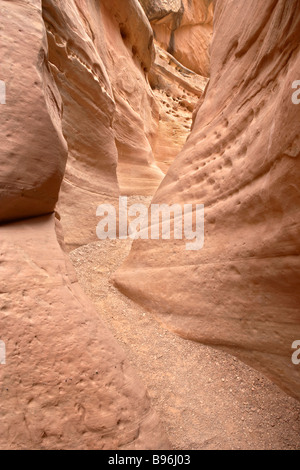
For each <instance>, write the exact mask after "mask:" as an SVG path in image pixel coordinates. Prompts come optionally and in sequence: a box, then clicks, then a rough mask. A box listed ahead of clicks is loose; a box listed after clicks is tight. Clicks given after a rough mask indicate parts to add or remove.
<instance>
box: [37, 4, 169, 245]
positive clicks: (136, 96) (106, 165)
mask: <svg viewBox="0 0 300 470" xmlns="http://www.w3.org/2000/svg"><path fill="white" fill-rule="evenodd" d="M43 17H44V21H45V25H46V29H47V37H48V42H49V63H50V66H51V70H52V73H53V75H54V77H55V80H56V83H57V86H58V89H59V90H60V93H61V97H62V101H63V105H64V114H63V132H64V135H65V138H66V140H67V142H68V146H69V158H68V164H67V171H66V174H65V179H64V183H63V187H62V191H61V196H60V205H59V210H60V213H61V215H62V222H63V225H64V227H65V237H66V243H67V244H68V246H69V247H70V248H72V247H75V246H79V245H82V244H86V243H88V242H90V241H93V240H95V239H96V235H95V226H96V225H97V220H96V216H95V214H96V208H97V206H98V205H99V204H100V203H103V202H110V203H112V204H115V202H116V199H117V198H118V196H119V194H120V193H124V194H128V195H130V194H141V195H151V194H153V193H154V191H155V189H156V188H157V186H158V185H159V183H160V181H161V180H162V178H163V176H164V174H163V172H162V171H161V170H160V169H159V167H158V166H157V165H156V162H155V159H154V155H153V151H152V145H153V139H154V136H155V133H156V130H157V126H158V120H159V113H158V105H157V103H156V101H155V98H154V95H153V93H152V90H151V88H150V85H149V83H148V78H147V75H148V72H149V70H150V68H151V64H152V61H153V59H154V47H153V32H152V29H151V26H150V24H149V22H148V20H147V17H146V15H145V13H144V11H143V9H142V8H141V6H140V4H139V3H138V1H137V0H126V1H125V2H116V1H106V0H105V1H101V2H98V1H95V0H94V1H85V0H84V1H82V0H81V1H79V0H76V1H75V0H73V1H72V2H66V1H63V0H59V1H58V2H57V1H53V0H44V1H43ZM79 216H80V220H81V223H80V226H78V217H79Z"/></svg>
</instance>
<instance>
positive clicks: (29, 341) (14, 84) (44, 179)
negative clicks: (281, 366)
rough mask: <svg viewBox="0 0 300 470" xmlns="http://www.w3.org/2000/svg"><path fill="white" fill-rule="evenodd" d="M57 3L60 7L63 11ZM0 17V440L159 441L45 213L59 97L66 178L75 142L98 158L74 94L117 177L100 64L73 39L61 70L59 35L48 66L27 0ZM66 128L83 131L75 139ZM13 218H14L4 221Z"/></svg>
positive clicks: (96, 444) (52, 199) (77, 177)
mask: <svg viewBox="0 0 300 470" xmlns="http://www.w3.org/2000/svg"><path fill="white" fill-rule="evenodd" d="M46 3H47V8H46V10H45V12H44V13H45V14H49V13H50V11H51V14H53V16H54V17H55V18H56V20H57V21H58V22H59V21H61V19H60V15H59V13H58V11H56V10H53V9H52V10H51V5H50V2H45V7H46ZM55 3H56V4H58V2H55ZM67 3H68V6H69V9H68V10H65V11H64V10H63V6H67ZM73 6H74V5H73ZM61 7H62V11H64V14H68V18H69V19H68V21H66V23H65V24H67V23H68V24H70V25H71V27H72V28H73V32H74V34H75V35H76V34H77V33H76V31H77V32H78V30H77V27H78V24H76V21H75V19H76V18H77V15H78V14H79V13H78V11H79V10H76V9H73V8H72V5H71V2H61ZM49 8H50V10H49ZM116 11H117V10H116ZM0 22H1V28H0V35H1V64H2V67H1V73H2V75H1V80H3V81H5V82H6V84H7V97H6V105H1V114H0V126H1V133H2V135H3V136H5V139H1V157H0V161H1V186H0V196H1V206H0V207H1V209H0V222H1V226H0V312H1V315H0V339H1V341H4V343H5V345H6V365H1V366H0V394H1V399H0V416H1V430H0V448H1V449H160V448H167V447H168V442H167V439H166V437H165V434H164V432H163V430H162V429H161V425H160V423H159V421H158V418H157V416H156V415H155V413H154V412H153V411H152V409H151V406H150V402H149V398H148V395H147V392H146V390H145V388H144V386H143V385H142V384H141V383H140V381H139V380H138V379H137V377H136V375H135V373H134V372H133V371H132V370H131V368H130V366H129V365H128V362H127V361H126V358H125V357H124V353H123V352H122V350H120V348H119V346H118V344H117V343H116V342H115V340H114V339H113V337H112V336H111V335H110V333H109V332H108V330H107V328H106V327H105V326H104V325H103V324H102V323H101V320H100V319H99V317H98V314H97V312H96V310H95V309H94V307H93V306H92V305H90V303H89V301H88V299H87V298H86V296H85V295H84V294H83V293H82V291H81V289H80V287H79V286H78V283H77V280H76V276H75V274H74V271H73V270H72V268H71V266H70V263H69V261H68V260H67V258H66V257H65V255H64V253H63V251H62V248H61V247H62V246H63V240H62V238H63V237H62V233H61V228H60V224H59V222H58V221H57V220H56V218H55V215H54V214H53V211H54V207H55V203H56V201H57V198H58V191H59V186H60V183H61V180H62V177H63V173H64V168H65V164H66V157H67V146H66V142H65V140H64V138H63V134H62V128H61V110H62V101H64V102H65V104H66V108H67V109H66V115H65V118H64V123H63V126H64V132H65V129H70V128H71V129H72V130H71V131H70V132H69V133H68V132H65V133H66V135H67V136H68V143H69V146H70V158H71V161H72V163H73V164H74V166H73V167H72V165H70V168H71V169H73V173H72V171H70V172H69V174H71V176H72V177H74V180H73V181H75V183H76V182H77V181H80V184H82V183H84V181H85V178H86V174H84V169H85V166H84V164H83V163H82V162H80V163H79V162H78V166H77V164H76V159H77V158H78V160H80V157H79V153H80V152H81V151H82V152H86V158H87V160H86V165H87V166H88V164H90V166H93V165H94V167H95V172H96V173H97V171H99V167H100V166H101V164H102V163H100V162H98V163H99V167H98V166H97V163H95V162H94V161H93V159H92V158H90V154H89V153H88V150H89V143H88V139H91V138H92V137H93V136H92V131H90V130H89V129H88V128H85V122H83V121H84V120H83V119H82V122H81V127H79V126H78V123H76V119H79V118H80V116H81V117H82V114H80V113H79V111H78V106H79V100H80V98H82V102H80V104H81V105H82V108H83V109H84V112H85V113H86V119H88V117H89V115H90V113H91V114H93V113H95V116H94V119H95V120H96V124H97V125H98V126H100V131H101V132H103V133H105V132H106V134H105V136H106V137H107V142H106V143H107V148H108V150H107V152H108V153H109V154H110V153H111V154H110V157H109V156H108V155H107V160H106V164H107V172H106V175H107V178H108V179H109V181H110V182H111V183H112V185H113V182H114V181H117V180H116V176H115V171H116V165H115V160H114V158H115V156H116V150H115V147H114V143H113V138H112V131H111V129H110V126H109V120H110V116H111V114H110V113H111V110H112V109H113V106H114V103H113V100H112V99H111V97H110V94H111V89H110V87H109V82H108V80H107V77H106V74H105V69H103V68H101V66H102V65H101V61H100V60H99V58H98V57H96V55H95V56H92V54H93V50H92V44H91V42H89V40H88V38H87V37H85V38H84V39H83V40H82V42H80V41H79V39H78V50H79V52H78V56H77V57H76V58H75V56H74V58H72V60H73V66H72V71H71V70H70V69H69V68H68V61H65V60H64V55H65V54H66V50H67V49H66V47H70V50H69V52H68V54H69V55H70V56H72V54H73V52H72V50H73V49H72V47H71V46H72V43H70V44H69V45H68V46H66V43H64V42H63V41H62V40H61V37H60V36H57V37H56V38H55V39H56V41H57V47H58V48H59V47H60V48H61V49H62V51H61V56H60V55H59V54H58V55H57V56H56V55H55V54H56V51H54V49H53V48H51V47H50V57H51V59H52V58H53V57H54V59H55V60H54V59H53V60H54V62H56V64H54V63H53V62H52V63H51V64H50V65H49V64H48V60H47V56H48V48H47V41H46V30H45V27H44V22H43V18H42V8H41V2H40V1H38V0H32V1H30V2H6V1H1V2H0ZM63 24H64V23H62V26H63ZM64 32H65V34H67V32H68V31H67V30H66V31H64ZM51 34H53V33H51ZM78 35H79V33H78ZM49 36H50V34H48V37H49ZM79 36H80V35H79ZM49 39H50V38H49ZM76 41H77V39H76ZM86 49H89V54H91V55H90V57H92V58H93V69H92V70H89V63H88V62H87V61H86V59H85V51H86ZM72 57H73V56H72ZM60 59H61V61H62V62H60ZM81 61H82V64H81ZM62 69H63V70H62ZM51 71H52V72H54V74H55V76H56V80H57V83H58V84H59V85H60V83H61V82H60V81H61V80H62V81H63V76H64V74H67V75H68V76H69V77H70V78H69V82H68V83H69V87H68V86H67V85H66V84H65V88H64V87H62V86H61V87H60V91H61V93H62V98H63V100H62V99H61V97H60V93H59V92H58V89H57V86H56V84H55V81H54V79H53V76H52V75H51ZM90 76H91V77H93V78H92V80H94V82H95V83H98V81H97V80H99V83H101V86H102V88H101V90H102V91H101V93H100V91H99V90H100V85H98V89H97V90H95V87H94V88H93V87H92V83H93V82H92V80H91V79H90ZM75 77H76V78H75ZM87 77H89V79H87ZM73 80H74V81H76V87H78V88H76V87H75V86H73V85H74V83H73ZM77 80H78V81H77ZM85 80H86V81H85ZM86 85H89V88H88V89H87V90H86V94H84V93H82V95H81V94H80V93H79V92H78V89H80V87H82V88H84V87H85V86H86ZM96 104H97V106H98V105H99V108H100V109H99V110H98V108H97V107H96ZM100 105H101V106H100ZM68 107H69V109H68ZM104 111H105V112H106V114H105V113H104ZM72 113H74V115H72ZM104 114H105V115H104ZM89 122H92V121H89ZM93 129H94V131H95V132H96V128H95V127H94V128H93ZM77 132H78V133H80V132H81V133H82V134H81V137H80V138H79V136H78V135H77ZM89 132H90V133H89ZM84 133H87V134H86V137H87V140H86V141H84V139H83V136H84ZM97 136H98V137H99V134H97V135H95V141H97ZM101 138H102V141H103V137H101ZM77 139H78V141H77ZM93 142H94V141H93ZM104 144H105V141H103V145H104ZM77 145H78V146H79V147H78V152H79V153H78V154H76V148H75V147H76V146H77ZM104 154H105V152H104ZM81 163H82V166H81ZM105 168H106V166H105ZM86 180H87V178H86ZM91 180H92V178H91ZM103 181H104V178H103ZM75 183H74V185H75ZM92 184H93V181H91V185H92ZM89 190H90V186H88V187H87V188H86V187H83V191H82V194H84V191H89ZM112 191H113V188H112ZM74 203H75V204H76V201H74ZM16 219H25V220H22V221H18V222H14V223H13V222H12V221H13V220H16ZM9 221H11V223H8V222H9Z"/></svg>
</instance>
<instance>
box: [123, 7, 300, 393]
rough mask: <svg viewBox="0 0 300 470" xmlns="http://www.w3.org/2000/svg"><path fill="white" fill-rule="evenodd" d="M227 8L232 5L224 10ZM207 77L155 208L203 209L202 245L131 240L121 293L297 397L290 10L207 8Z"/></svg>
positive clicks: (293, 14) (298, 216)
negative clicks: (211, 11) (210, 15)
mask: <svg viewBox="0 0 300 470" xmlns="http://www.w3.org/2000/svg"><path fill="white" fill-rule="evenodd" d="M233 5H234V6H233ZM215 8H216V11H215V34H214V39H213V44H212V52H211V57H212V64H211V79H210V84H209V87H208V89H207V92H206V96H205V99H204V102H203V104H202V106H201V107H200V110H199V111H198V113H197V115H196V117H195V122H194V127H193V132H192V134H191V136H190V138H189V139H188V141H187V143H186V145H185V147H184V149H183V151H182V153H181V154H180V155H179V156H178V158H177V159H176V160H175V162H174V164H173V165H172V166H171V168H170V170H169V172H168V174H167V176H166V178H165V179H164V181H163V183H162V185H161V187H160V189H159V190H158V192H157V194H156V196H155V198H154V202H155V203H168V204H173V203H180V204H184V203H204V204H205V206H206V212H205V213H206V216H205V246H204V248H203V249H202V250H201V251H198V252H197V251H196V252H188V251H186V249H185V248H186V247H185V241H184V242H181V241H176V242H175V241H169V242H168V241H141V240H137V241H136V242H135V244H134V247H133V250H132V252H131V254H130V257H129V259H128V260H127V262H126V263H125V265H124V266H123V268H122V269H121V270H120V271H119V273H118V274H117V276H116V283H117V285H118V286H119V288H120V289H121V290H122V291H123V292H125V293H126V294H127V295H128V296H130V297H131V298H133V299H134V300H135V301H137V302H138V303H140V304H142V305H144V306H146V307H147V308H149V309H150V310H152V311H153V312H155V313H156V315H157V316H158V318H159V319H160V320H161V321H162V322H163V324H165V325H166V326H167V327H168V328H169V329H171V330H173V331H175V332H177V333H178V334H180V335H181V336H183V337H185V338H189V339H192V340H195V341H199V342H202V343H205V344H209V345H213V346H215V347H217V348H221V349H223V350H225V351H229V352H231V353H232V354H234V355H237V356H238V357H240V358H242V359H243V360H244V361H245V362H247V363H249V364H250V365H252V366H254V367H257V368H258V369H260V370H262V371H264V373H266V374H267V375H268V376H269V377H271V378H272V379H273V380H274V381H276V382H277V383H278V384H279V385H280V386H281V387H282V388H283V389H284V390H286V391H287V392H288V393H290V394H292V395H293V396H295V397H297V398H298V399H299V397H300V375H299V366H296V365H293V363H292V360H291V356H292V352H293V351H292V349H291V347H292V343H293V342H294V341H295V340H297V339H299V336H300V289H299V287H300V263H299V254H300V245H299V239H300V238H299V235H300V233H299V220H300V212H299V207H300V198H299V195H300V191H299V177H300V166H299V162H300V160H299V155H300V141H299V125H300V108H299V106H297V105H294V104H293V103H292V99H291V97H292V92H293V90H292V83H293V82H294V81H295V80H297V79H298V78H299V66H300V48H299V40H300V2H299V1H298V0H297V1H294V2H286V1H284V0H279V1H274V0H267V1H265V2H263V3H262V2H260V1H259V0H255V1H252V2H249V1H247V0H242V1H239V2H232V1H229V0H219V1H217V2H215Z"/></svg>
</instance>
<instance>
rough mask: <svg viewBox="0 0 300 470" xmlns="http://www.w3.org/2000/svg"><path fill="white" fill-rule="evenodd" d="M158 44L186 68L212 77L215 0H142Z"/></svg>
mask: <svg viewBox="0 0 300 470" xmlns="http://www.w3.org/2000/svg"><path fill="white" fill-rule="evenodd" d="M140 3H141V4H142V6H143V7H144V10H145V12H146V14H147V16H148V18H149V21H150V22H151V25H152V27H153V30H154V37H155V39H156V41H157V43H158V45H159V46H160V47H162V48H164V49H165V50H166V51H167V52H169V53H170V54H172V55H174V57H175V58H176V59H177V60H179V61H180V62H181V63H182V64H183V65H184V66H185V67H187V68H189V69H191V70H193V71H194V72H196V73H198V74H199V75H203V76H205V77H208V76H209V71H210V51H209V45H210V40H211V36H212V30H213V2H212V0H140Z"/></svg>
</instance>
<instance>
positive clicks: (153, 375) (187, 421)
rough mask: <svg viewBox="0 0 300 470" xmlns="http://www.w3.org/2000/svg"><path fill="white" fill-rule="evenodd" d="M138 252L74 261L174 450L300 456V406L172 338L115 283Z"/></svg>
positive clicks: (111, 247)
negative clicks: (294, 452)
mask: <svg viewBox="0 0 300 470" xmlns="http://www.w3.org/2000/svg"><path fill="white" fill-rule="evenodd" d="M131 199H132V201H131V202H136V201H139V202H140V201H141V200H143V201H144V202H145V200H148V201H147V202H149V203H150V199H151V198H139V197H137V198H131ZM130 248H131V241H126V240H125V241H123V240H122V241H121V240H113V241H111V240H107V241H99V242H96V243H92V244H89V245H86V246H82V247H80V248H78V249H76V250H74V251H72V252H71V254H70V257H71V261H72V262H73V265H74V266H75V269H76V271H77V275H78V278H79V281H80V283H81V285H82V287H83V289H84V291H85V292H86V294H87V295H88V296H89V297H90V298H91V300H92V301H93V303H94V304H95V305H96V307H97V309H98V312H99V317H100V316H101V319H102V320H103V321H104V322H105V323H106V324H107V326H108V327H109V329H110V330H111V331H112V333H113V334H114V336H115V337H116V339H117V340H118V341H119V343H120V344H121V346H122V347H123V349H124V350H125V352H126V354H127V357H128V359H129V360H130V361H131V363H132V365H133V366H134V367H135V369H136V370H137V371H138V373H139V375H140V377H141V379H142V380H143V382H144V383H145V384H146V386H147V387H148V391H149V394H150V397H151V400H152V403H153V406H154V407H155V409H156V410H157V412H158V413H159V415H160V417H161V420H162V422H163V425H164V427H165V429H166V432H167V434H168V437H169V439H170V441H171V444H172V446H173V448H174V449H180V450H183V449H184V450H197V449H263V450H268V449H300V442H299V435H300V403H298V402H297V401H296V400H294V399H293V398H290V397H288V396H287V395H286V394H285V393H284V392H282V391H281V390H280V389H279V388H278V387H277V386H276V385H274V384H273V383H271V382H270V381H269V380H268V379H266V378H265V377H264V376H262V375H261V374H260V373H258V372H256V371H255V370H252V369H250V368H249V367H247V366H246V365H245V364H243V363H241V362H240V361H238V360H236V359H235V358H233V357H232V356H230V355H227V354H224V353H221V352H219V351H216V350H214V349H212V348H210V347H206V346H203V345H201V344H198V343H194V342H191V341H187V340H184V339H182V338H180V337H178V336H176V335H174V334H173V333H171V332H169V331H167V330H166V329H165V328H163V327H162V326H161V325H160V324H159V323H158V322H157V321H156V319H155V318H154V317H153V316H152V315H151V314H149V313H148V312H146V311H144V310H143V309H142V308H141V307H140V306H138V305H137V304H135V303H134V302H132V301H131V300H130V299H128V298H127V297H125V296H124V295H122V294H121V293H120V292H119V291H118V290H117V289H116V288H115V287H114V286H113V285H112V284H111V282H110V278H111V276H112V275H113V273H114V272H115V271H116V270H117V268H118V267H119V266H120V264H121V263H122V261H123V260H124V259H125V258H126V256H127V255H128V253H129V251H130Z"/></svg>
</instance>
